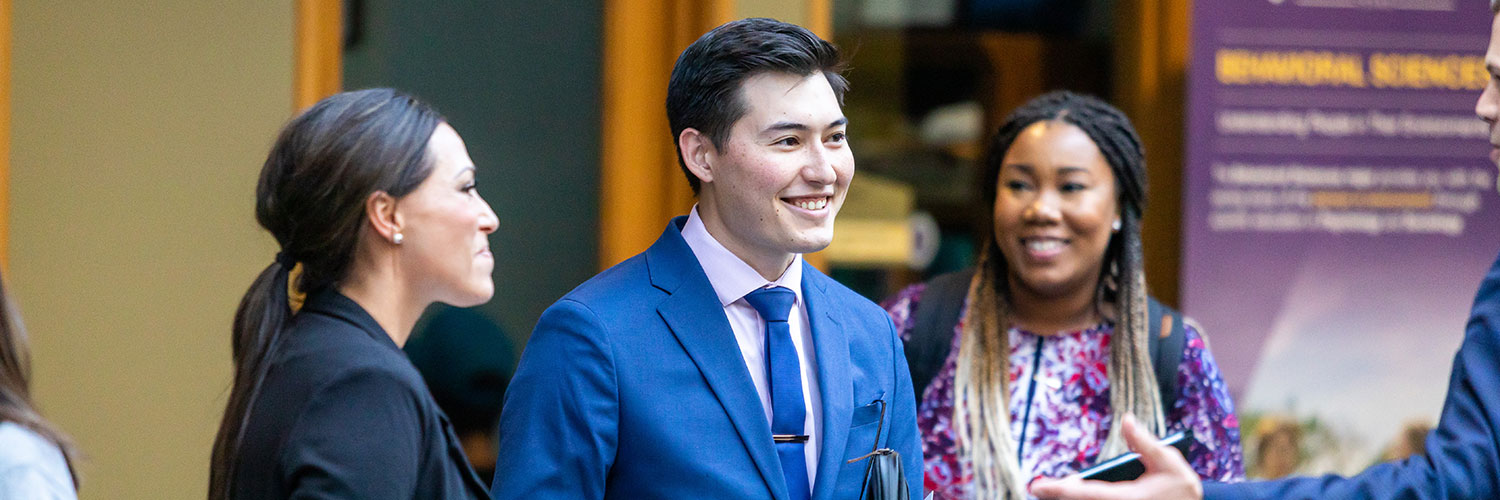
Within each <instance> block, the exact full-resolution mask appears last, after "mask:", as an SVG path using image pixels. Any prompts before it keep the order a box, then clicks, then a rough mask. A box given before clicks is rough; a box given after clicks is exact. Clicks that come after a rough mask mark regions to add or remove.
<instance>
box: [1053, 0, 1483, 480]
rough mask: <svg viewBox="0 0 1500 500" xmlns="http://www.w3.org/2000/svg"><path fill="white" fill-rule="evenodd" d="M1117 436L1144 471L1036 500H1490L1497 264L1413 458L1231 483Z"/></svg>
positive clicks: (1138, 433)
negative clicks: (1346, 472)
mask: <svg viewBox="0 0 1500 500" xmlns="http://www.w3.org/2000/svg"><path fill="white" fill-rule="evenodd" d="M1497 11H1500V0H1490V42H1489V50H1488V51H1487V52H1486V53H1485V56H1484V60H1485V68H1486V69H1487V70H1488V72H1489V74H1490V78H1489V83H1488V84H1486V85H1485V87H1484V92H1483V93H1481V94H1479V101H1478V102H1477V103H1476V104H1475V106H1474V112H1475V114H1477V115H1479V118H1480V119H1482V120H1484V122H1485V123H1486V124H1488V125H1489V130H1490V146H1491V149H1490V161H1492V162H1497V164H1500V16H1496V15H1495V13H1496V12H1497ZM1125 427H1126V428H1127V432H1126V438H1127V440H1128V441H1129V443H1130V447H1131V449H1134V450H1138V451H1139V452H1140V453H1141V456H1142V462H1143V463H1144V464H1145V465H1146V473H1145V474H1144V475H1142V476H1141V477H1140V478H1139V479H1137V480H1135V481H1129V482H1124V483H1100V482H1096V481H1083V480H1080V479H1078V478H1077V477H1076V476H1075V477H1069V478H1067V479H1063V480H1058V481H1039V482H1037V483H1036V484H1035V485H1034V486H1033V487H1032V489H1031V492H1032V494H1034V495H1036V496H1038V497H1042V498H1057V499H1070V500H1073V499H1076V500H1087V499H1094V500H1124V499H1138V498H1152V499H1161V500H1180V499H1198V498H1209V499H1289V500H1293V499H1314V498H1362V499H1387V498H1390V499H1395V498H1486V499H1490V498H1500V259H1497V260H1496V261H1495V264H1494V266H1492V267H1491V268H1490V271H1489V273H1488V274H1486V275H1485V277H1484V281H1483V282H1481V283H1480V284H1479V292H1478V293H1477V294H1476V295H1475V297H1474V307H1473V309H1472V310H1471V311H1470V313H1469V322H1468V325H1467V326H1466V327H1465V332H1464V340H1463V344H1462V345H1461V346H1460V347H1459V349H1458V354H1457V355H1456V356H1455V357H1454V360H1453V374H1452V375H1451V377H1450V379H1449V382H1448V396H1447V400H1446V401H1445V402H1444V403H1443V412H1442V416H1441V418H1440V420H1438V425H1437V428H1435V429H1434V430H1433V432H1432V434H1430V435H1429V436H1428V438H1427V440H1426V443H1424V445H1423V446H1424V448H1425V450H1426V451H1425V452H1424V454H1423V456H1415V457H1410V458H1407V459H1404V460H1401V461H1399V462H1386V463H1382V464H1378V465H1374V466H1371V467H1370V468H1368V469H1365V470H1364V472H1361V473H1359V474H1357V475H1354V476H1349V477H1343V476H1337V475H1325V476H1322V477H1290V478H1284V479H1277V480H1272V481H1253V482H1244V483H1237V484H1226V483H1217V482H1203V481H1200V480H1199V478H1198V476H1197V475H1195V474H1192V473H1191V469H1190V468H1189V467H1188V464H1187V462H1186V461H1184V460H1183V458H1182V455H1181V454H1179V453H1177V452H1176V451H1175V450H1172V449H1171V448H1167V447H1164V446H1160V445H1158V444H1157V443H1156V442H1155V440H1154V439H1153V438H1152V437H1151V435H1150V434H1149V433H1147V432H1145V429H1141V428H1140V426H1138V425H1135V422H1126V425H1125Z"/></svg>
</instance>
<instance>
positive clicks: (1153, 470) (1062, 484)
mask: <svg viewBox="0 0 1500 500" xmlns="http://www.w3.org/2000/svg"><path fill="white" fill-rule="evenodd" d="M1120 425H1123V426H1124V427H1123V428H1122V429H1121V432H1123V433H1125V444H1127V445H1129V446H1130V449H1131V450H1134V451H1135V452H1136V453H1140V454H1141V464H1142V465H1145V466H1146V473H1145V474H1142V475H1141V477H1139V478H1136V479H1135V480H1133V481H1127V482H1121V483H1107V482H1104V481H1093V480H1083V479H1080V478H1079V477H1078V475H1076V474H1075V475H1072V476H1068V477H1066V478H1063V479H1038V480H1037V481H1036V482H1034V483H1032V485H1031V494H1032V495H1035V496H1036V497H1038V498H1044V499H1055V500H1145V499H1160V500H1200V499H1202V498H1203V483H1201V482H1200V481H1199V480H1198V474H1197V473H1196V472H1193V467H1192V466H1191V465H1188V462H1187V459H1185V458H1183V457H1182V453H1180V452H1178V451H1177V450H1176V449H1175V448H1172V447H1171V446H1167V445H1163V444H1160V443H1157V442H1156V437H1155V436H1152V435H1151V433H1150V432H1147V431H1146V430H1144V429H1141V428H1140V426H1139V425H1137V423H1136V421H1135V417H1133V416H1131V415H1125V418H1124V421H1123V422H1122V423H1121V424H1120Z"/></svg>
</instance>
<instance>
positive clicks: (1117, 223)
mask: <svg viewBox="0 0 1500 500" xmlns="http://www.w3.org/2000/svg"><path fill="white" fill-rule="evenodd" d="M1110 227H1112V228H1114V229H1115V232H1119V231H1120V219H1115V223H1114V224H1110Z"/></svg>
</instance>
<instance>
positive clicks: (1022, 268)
mask: <svg viewBox="0 0 1500 500" xmlns="http://www.w3.org/2000/svg"><path fill="white" fill-rule="evenodd" d="M985 179H987V182H986V183H985V198H984V199H985V202H986V207H988V208H989V212H990V213H989V219H990V221H991V226H990V228H991V230H992V231H993V234H992V235H991V236H992V237H989V238H985V244H984V245H983V247H982V249H981V250H980V255H979V263H978V265H977V266H976V268H975V269H973V270H972V271H970V274H971V275H972V277H971V278H961V279H959V280H955V279H954V277H947V278H938V279H934V280H933V281H932V282H929V284H919V285H914V286H912V287H910V288H908V289H906V290H904V291H902V292H901V293H899V294H897V295H896V296H895V297H892V298H891V299H889V300H887V302H886V309H887V311H888V312H889V313H890V314H891V318H892V320H893V321H894V322H895V324H896V327H897V329H898V330H899V331H900V332H901V335H902V338H903V339H904V340H905V341H906V342H907V343H908V353H912V352H913V351H912V349H911V347H912V346H914V345H917V344H921V343H928V344H931V345H938V346H940V349H938V350H937V351H936V352H938V353H939V355H938V356H936V357H933V358H932V359H934V360H935V362H934V363H932V365H933V373H932V376H931V379H930V382H929V383H926V384H922V383H920V382H918V387H917V390H918V393H917V398H918V400H919V405H918V414H917V420H918V427H919V428H920V429H921V431H922V434H923V455H924V457H925V464H924V475H925V478H926V481H925V482H926V486H927V489H929V490H932V491H934V492H935V493H936V497H937V498H939V499H971V498H972V499H986V500H988V499H1013V500H1019V499H1025V498H1028V497H1029V494H1028V493H1027V486H1028V485H1029V484H1030V482H1031V481H1032V480H1033V479H1035V478H1038V477H1061V476H1065V475H1067V474H1070V473H1073V472H1077V471H1079V470H1081V469H1084V468H1087V467H1089V466H1092V465H1094V464H1095V463H1097V462H1099V461H1103V460H1107V459H1109V458H1112V457H1114V456H1116V455H1119V454H1122V453H1125V452H1126V451H1128V449H1127V447H1126V445H1125V442H1124V440H1123V437H1122V436H1121V433H1120V428H1121V427H1122V426H1120V425H1114V424H1115V423H1117V422H1118V421H1119V420H1120V419H1121V418H1122V417H1124V416H1127V415H1130V416H1134V418H1135V419H1136V420H1137V421H1138V422H1140V425H1142V426H1144V428H1146V429H1149V430H1151V431H1152V432H1154V433H1156V434H1157V435H1159V436H1160V435H1165V434H1167V433H1170V432H1174V431H1178V430H1183V429H1190V430H1191V431H1192V432H1193V434H1194V437H1195V439H1196V441H1197V443H1196V444H1194V445H1193V447H1192V449H1191V450H1190V451H1191V453H1190V455H1191V456H1190V457H1189V458H1190V461H1191V462H1192V464H1193V466H1194V468H1195V469H1196V470H1197V472H1198V473H1199V474H1200V475H1202V476H1203V477H1204V478H1208V479H1214V480H1220V481H1223V480H1237V479H1241V478H1243V476H1244V471H1243V467H1242V465H1241V458H1240V444H1239V424H1238V422H1237V421H1236V420H1235V417H1234V410H1233V404H1232V403H1231V401H1230V398H1229V393H1228V391H1227V390H1226V388H1225V386H1224V382H1223V380H1222V378H1221V377H1220V375H1219V370H1218V366H1217V365H1216V364H1215V363H1214V361H1213V357H1212V356H1211V355H1210V354H1209V352H1208V348H1207V344H1206V342H1205V339H1204V337H1203V335H1202V333H1201V331H1200V330H1199V329H1198V328H1197V326H1196V325H1195V324H1193V323H1192V322H1191V321H1190V320H1186V321H1180V322H1181V323H1185V325H1177V326H1176V327H1175V328H1176V329H1177V330H1176V331H1174V330H1172V329H1173V328H1174V327H1173V326H1172V325H1171V323H1172V322H1173V321H1172V319H1174V318H1176V319H1179V320H1181V319H1183V318H1181V316H1177V315H1175V314H1172V315H1170V316H1163V317H1164V318H1165V321H1164V323H1165V324H1164V325H1163V326H1162V327H1161V328H1160V329H1159V330H1160V331H1159V332H1158V331H1157V329H1154V328H1152V327H1148V325H1151V324H1152V323H1154V322H1156V321H1153V320H1158V319H1161V318H1152V317H1151V313H1148V296H1147V294H1146V280H1145V273H1144V271H1143V269H1142V257H1141V240H1140V223H1141V216H1142V213H1143V211H1144V209H1145V205H1146V164H1145V156H1144V152H1143V150H1142V147H1141V141H1140V138H1139V137H1138V136H1137V135H1136V133H1135V130H1134V129H1133V128H1132V126H1131V124H1130V120H1128V119H1127V118H1126V117H1125V115H1124V114H1123V113H1121V112H1120V111H1119V110H1118V109H1115V108H1114V107H1113V106H1110V105H1109V104H1106V103H1104V102H1103V101H1100V100H1098V99H1095V98H1093V97H1087V96H1081V95H1078V94H1073V93H1070V92H1053V93H1049V94H1046V95H1042V96H1040V97H1037V98H1035V99H1032V100H1031V101H1030V102H1028V103H1026V104H1025V105H1023V106H1021V107H1020V108H1018V109H1016V110H1015V111H1014V112H1012V113H1011V114H1010V116H1009V117H1007V118H1006V120H1005V122H1004V124H1002V125H1001V126H1000V130H999V131H998V132H997V133H996V134H995V137H994V140H993V142H992V143H991V144H990V148H989V155H988V158H987V159H986V177H985ZM955 276H958V277H963V276H969V275H968V274H965V275H955ZM944 280H946V281H944ZM940 282H945V283H954V284H956V286H957V288H956V289H957V290H958V292H957V293H955V294H951V295H947V296H948V297H951V298H945V299H936V300H939V301H942V300H946V301H950V302H953V303H952V304H949V307H951V310H954V311H957V314H958V320H957V322H956V324H954V323H947V324H946V325H945V326H946V331H941V332H936V333H933V332H922V331H920V330H921V329H922V326H921V325H919V323H923V322H920V321H917V317H918V316H919V314H918V313H919V312H920V311H922V310H923V309H921V308H919V307H918V306H919V305H921V307H923V308H934V307H937V308H941V307H940V306H942V304H923V303H922V299H923V296H924V292H926V293H928V294H931V295H934V296H936V295H939V293H937V289H938V288H942V287H946V286H951V285H942V286H939V285H937V283H940ZM925 324H931V323H925ZM1148 330H1149V331H1148ZM1168 332H1171V336H1174V337H1176V338H1179V339H1181V340H1180V343H1179V344H1177V345H1180V346H1181V347H1180V349H1178V350H1177V352H1180V358H1179V357H1176V356H1170V357H1168V358H1167V359H1172V360H1173V361H1177V360H1179V359H1180V362H1177V363H1176V364H1174V365H1171V366H1167V367H1166V369H1167V370H1168V372H1169V373H1171V374H1172V376H1174V378H1175V380H1173V381H1171V382H1176V383H1173V384H1168V386H1170V387H1175V388H1176V390H1175V391H1173V392H1175V393H1176V394H1168V395H1167V396H1168V397H1162V396H1163V395H1162V394H1161V392H1165V390H1163V389H1160V387H1161V386H1160V385H1159V384H1158V380H1157V377H1156V373H1160V372H1158V371H1157V369H1156V367H1155V366H1154V365H1153V360H1154V359H1157V358H1156V357H1154V356H1152V353H1151V352H1150V348H1149V347H1148V346H1150V345H1153V344H1156V343H1157V341H1155V340H1152V339H1150V338H1149V336H1152V335H1159V334H1167V333H1168ZM914 336H915V337H917V338H914ZM934 336H939V337H940V338H937V340H936V341H934V340H933V338H934ZM1166 336H1167V335H1163V337H1166ZM1163 344H1164V345H1170V344H1167V343H1163ZM910 361H911V363H912V366H913V370H914V373H916V372H917V370H918V366H919V364H920V361H919V360H917V359H910ZM913 378H914V379H916V378H918V377H915V376H914V377H913Z"/></svg>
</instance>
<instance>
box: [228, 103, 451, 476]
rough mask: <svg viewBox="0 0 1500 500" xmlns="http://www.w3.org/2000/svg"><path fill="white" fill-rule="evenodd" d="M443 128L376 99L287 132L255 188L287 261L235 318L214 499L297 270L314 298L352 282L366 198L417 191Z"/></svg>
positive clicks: (299, 283)
mask: <svg viewBox="0 0 1500 500" xmlns="http://www.w3.org/2000/svg"><path fill="white" fill-rule="evenodd" d="M442 122H443V118H442V116H440V115H438V113H437V112H436V111H434V110H433V109H432V108H431V107H429V106H427V105H426V104H423V103H422V102H420V101H417V100H416V99H415V98H413V97H411V96H409V95H406V94H403V93H400V92H397V91H394V90H391V89H369V90H360V91H354V92H345V93H342V94H337V95H334V96H332V97H329V98H327V99H323V100H322V101H319V102H318V103H317V104H315V105H313V106H312V107H311V108H309V109H308V110H307V111H305V112H303V113H302V114H301V115H298V116H297V117H296V118H293V119H292V121H291V122H290V123H288V124H287V125H286V127H285V128H283V129H282V130H281V135H280V136H279V137H278V138H277V139H276V144H275V145H274V146H272V148H271V153H270V155H268V156H267V157H266V163H265V166H263V167H262V168H261V171H260V182H259V183H258V184H257V185H256V188H255V219H256V221H257V222H259V223H260V225H261V227H264V228H265V229H266V230H267V231H269V232H270V233H271V236H274V237H275V238H276V243H277V244H279V245H280V246H281V252H280V253H279V254H277V257H276V258H275V259H274V261H273V262H272V263H271V264H270V265H269V266H267V267H266V269H265V270H264V271H261V273H260V276H258V277H256V278H255V282H254V283H252V284H251V285H250V289H249V290H248V291H246V292H245V296H244V298H242V299H240V306H239V309H238V310H236V311H235V313H234V337H233V356H234V367H235V371H234V385H233V387H232V388H231V389H230V392H229V403H228V405H227V406H226V408H225V409H224V419H223V421H222V422H221V423H220V424H219V433H218V436H217V437H215V438H214V450H213V459H212V464H211V467H210V470H209V487H208V497H209V498H210V499H223V498H228V497H229V496H230V487H231V486H232V482H233V479H234V474H235V465H236V461H237V459H238V455H239V449H240V446H241V444H242V443H243V442H244V439H245V435H244V433H245V427H246V425H245V424H246V422H247V421H249V418H250V408H251V407H252V405H253V403H254V401H255V397H256V394H258V393H259V392H260V386H261V382H262V381H263V380H264V379H265V378H266V372H267V370H268V368H269V367H268V363H267V361H268V358H269V357H270V354H271V353H272V352H274V351H275V349H276V345H277V344H278V343H280V341H281V337H282V332H283V330H284V329H285V327H286V324H287V321H288V320H289V319H291V316H292V311H291V306H290V303H289V300H290V299H289V292H288V290H287V285H288V276H289V274H290V273H291V270H292V268H293V267H294V265H299V266H300V267H301V271H300V273H299V274H298V278H297V279H296V283H295V285H296V287H297V290H299V291H301V292H305V293H312V292H316V291H319V290H322V289H325V288H327V287H330V286H334V285H336V284H338V283H339V282H340V281H341V280H343V279H344V278H345V276H346V275H347V274H348V272H349V269H350V266H351V264H352V263H353V261H354V254H355V248H356V246H357V243H358V242H359V237H360V234H361V233H362V228H363V219H364V216H365V211H364V204H365V200H366V198H368V197H369V196H370V194H372V193H375V192H380V191H383V192H385V193H387V194H389V195H391V196H392V197H396V198H400V197H401V196H404V195H406V194H407V193H410V192H411V191H412V190H414V189H416V188H417V186H418V185H419V184H421V183H422V181H423V180H425V179H426V178H427V176H428V175H430V174H431V172H432V162H431V161H430V160H429V159H428V158H427V141H428V139H430V138H431V137H432V133H433V131H434V130H436V129H437V126H438V124H440V123H442ZM294 263H295V264H294Z"/></svg>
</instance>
